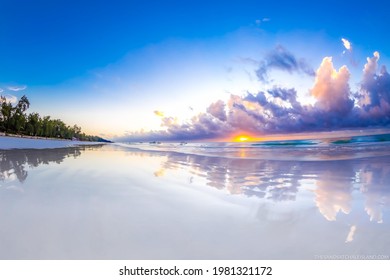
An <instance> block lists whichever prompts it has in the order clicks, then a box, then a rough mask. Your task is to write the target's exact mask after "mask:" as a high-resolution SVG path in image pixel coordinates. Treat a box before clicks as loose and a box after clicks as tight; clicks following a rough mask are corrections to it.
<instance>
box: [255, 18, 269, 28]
mask: <svg viewBox="0 0 390 280" xmlns="http://www.w3.org/2000/svg"><path fill="white" fill-rule="evenodd" d="M270 20H271V19H270V18H267V17H265V18H262V19H256V20H255V23H256V25H257V26H260V25H261V24H262V23H263V22H268V21H270Z"/></svg>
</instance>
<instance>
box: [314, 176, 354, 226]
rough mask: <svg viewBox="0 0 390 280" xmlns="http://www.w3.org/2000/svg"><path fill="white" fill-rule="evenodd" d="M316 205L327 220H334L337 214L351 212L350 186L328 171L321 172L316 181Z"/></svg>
mask: <svg viewBox="0 0 390 280" xmlns="http://www.w3.org/2000/svg"><path fill="white" fill-rule="evenodd" d="M316 185H317V189H316V190H315V191H314V192H315V194H316V199H315V201H316V205H317V207H318V210H319V211H320V213H321V214H322V215H323V216H324V217H325V218H326V219H327V220H328V221H335V220H336V216H337V214H338V213H339V212H340V211H341V212H343V213H344V214H349V213H350V212H351V201H352V194H351V191H352V188H351V185H350V184H348V183H347V182H345V181H338V180H337V177H336V178H335V177H334V174H332V173H330V172H325V173H324V174H321V175H320V176H319V178H318V179H317V181H316Z"/></svg>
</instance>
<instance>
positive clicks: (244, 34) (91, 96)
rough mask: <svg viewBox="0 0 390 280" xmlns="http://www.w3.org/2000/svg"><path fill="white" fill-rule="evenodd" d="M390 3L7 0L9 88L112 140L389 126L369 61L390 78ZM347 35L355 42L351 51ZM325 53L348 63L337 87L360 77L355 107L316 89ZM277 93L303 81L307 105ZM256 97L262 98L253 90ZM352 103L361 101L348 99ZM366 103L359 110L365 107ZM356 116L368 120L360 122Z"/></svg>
mask: <svg viewBox="0 0 390 280" xmlns="http://www.w3.org/2000/svg"><path fill="white" fill-rule="evenodd" d="M386 5H387V4H384V3H380V4H379V3H377V4H375V3H373V2H372V1H355V2H354V3H349V2H339V1H324V2H320V3H318V2H313V1H310V2H309V1H304V2H297V1H296V2H293V1H245V0H244V1H199V0H198V1H114V0H113V1H72V0H70V1H69V0H68V1H62V0H61V1H49V0H47V1H43V0H38V1H17V0H12V1H8V0H2V1H0V10H1V11H2V14H1V17H0V40H1V44H0V89H1V91H2V92H1V94H3V95H6V96H8V97H9V98H10V99H11V98H12V97H20V96H21V95H23V94H26V95H27V96H28V97H29V98H30V101H31V103H32V105H31V109H32V110H33V111H38V112H40V113H41V114H43V115H51V116H52V117H54V118H61V119H63V120H64V121H66V122H67V123H69V124H73V123H77V124H79V125H81V126H82V128H83V130H85V131H86V132H88V133H93V134H100V135H103V136H107V137H111V138H112V137H115V136H123V135H126V137H128V138H134V139H135V138H137V137H138V138H139V137H141V138H142V137H143V136H145V137H150V138H153V137H157V138H159V137H160V138H163V139H171V140H175V139H181V138H189V139H202V138H223V137H224V135H225V134H226V137H228V135H231V134H235V133H241V132H243V133H244V132H247V133H250V134H251V135H252V134H253V135H257V134H259V135H263V134H267V133H290V132H305V131H310V130H330V129H344V128H351V127H352V128H353V127H358V126H362V127H377V126H384V127H386V126H388V125H389V121H386V120H385V121H383V118H385V119H386V116H388V111H387V109H386V108H387V107H386V106H387V100H388V97H389V96H390V93H389V92H390V88H387V80H386V77H387V76H386V75H382V76H383V78H382V80H383V82H381V85H380V86H381V88H378V87H379V86H378V87H375V88H373V85H372V83H371V84H370V79H369V78H367V77H366V79H364V77H363V76H364V74H363V69H364V67H365V64H366V63H367V57H372V58H375V57H376V56H375V55H374V52H375V51H378V53H379V56H378V57H380V58H379V60H378V62H376V60H375V59H374V60H375V61H373V63H374V64H375V63H377V64H378V65H377V69H376V72H375V71H374V72H372V71H371V74H372V75H374V76H375V75H381V74H380V73H381V72H380V71H381V69H380V67H381V65H383V64H384V65H387V64H388V54H389V51H390V49H389V48H390V44H389V39H388V36H387V27H388V25H387V24H386V22H387V17H388V16H387V12H386V11H387V10H388V9H387V7H386ZM342 38H344V39H346V40H348V42H350V43H351V44H352V48H351V49H349V50H348V49H346V47H345V46H344V45H343V42H342ZM325 57H332V63H333V67H334V69H336V71H338V69H339V68H340V67H342V66H343V65H345V66H346V67H347V69H348V74H349V76H348V79H347V80H348V81H344V84H343V85H340V83H342V82H343V81H342V80H337V79H336V80H335V81H334V83H335V85H334V87H333V88H332V89H330V90H332V92H338V89H339V87H343V86H345V84H348V86H349V89H346V88H345V90H346V91H348V94H347V95H348V96H349V97H348V96H346V95H345V92H344V91H343V92H340V94H339V95H338V97H337V98H341V99H340V100H339V101H340V102H341V101H342V100H343V101H345V102H346V103H345V104H346V105H345V106H346V107H345V108H346V109H345V108H344V109H345V110H346V111H342V110H341V109H340V108H335V107H334V106H335V104H331V103H329V102H328V101H326V98H324V97H323V96H325V95H326V94H328V93H327V92H320V93H319V92H317V93H315V92H314V91H313V89H315V88H316V89H317V90H319V88H320V86H321V81H322V82H324V81H325V80H326V77H325V78H324V79H325V80H319V77H318V76H317V75H316V73H317V71H318V69H319V67H320V65H322V66H323V67H324V69H325V68H326V67H327V66H326V61H325V62H324V58H325ZM286 59H287V60H286ZM291 59H292V60H291ZM286 62H287V64H286ZM288 63H290V64H288ZM291 63H292V64H291ZM303 66H304V67H306V68H305V69H306V70H310V71H312V74H313V75H309V74H308V71H306V70H305V69H304V67H303ZM328 66H329V65H328ZM329 67H330V66H329ZM329 67H328V68H329ZM260 69H262V70H261V71H265V72H266V80H265V79H264V77H263V76H262V75H260V74H259V73H260V72H259V70H260ZM325 70H326V69H325ZM386 73H387V72H386ZM329 75H331V74H329ZM382 76H381V77H382ZM333 77H335V75H333ZM362 77H363V78H362ZM336 78H337V77H336ZM340 79H341V78H340ZM362 79H363V80H362ZM382 80H381V81H382ZM316 81H317V82H316ZM316 85H317V87H316ZM276 88H280V89H284V91H283V92H284V93H285V92H287V89H292V88H294V89H295V90H296V94H295V95H296V97H294V98H297V99H298V101H299V103H300V107H299V108H297V107H296V108H293V109H294V110H290V111H288V110H284V111H283V112H282V110H281V108H284V109H286V108H289V106H290V105H291V104H290V103H291V102H292V101H291V98H290V97H291V96H290V95H289V96H290V97H287V95H283V96H282V95H281V94H280V92H279V93H278V94H276V93H275V92H276V91H275V90H276ZM17 89H19V90H17ZM270 91H271V92H270ZM248 92H249V93H250V94H251V95H252V96H255V97H256V98H257V99H256V98H255V99H253V98H252V99H251V98H250V96H249V97H248ZM260 93H261V94H260ZM360 93H361V94H363V93H364V94H366V95H367V96H368V97H370V98H371V101H372V100H374V99H375V98H377V97H378V98H382V99H383V102H382V103H380V102H377V103H375V104H374V103H370V104H368V105H367V103H365V104H364V105H361V104H360V103H361V102H360V101H361V100H360V99H363V97H361V98H360V99H359V100H358V98H357V97H356V96H357V95H359V94H360ZM343 94H344V95H345V96H344V95H343ZM328 95H329V96H330V95H331V93H329V94H328ZM232 96H233V97H232ZM235 96H237V97H235ZM343 96H344V97H343ZM263 97H265V98H266V99H267V103H264V102H263V101H261V100H262V98H263ZM368 97H367V98H368ZM283 98H290V99H289V100H287V101H286V100H283ZM333 98H334V96H333ZM337 98H334V99H335V100H337ZM350 99H351V100H352V99H353V102H354V104H355V106H352V105H351V106H349V105H348V104H349V103H348V102H349V100H350ZM218 100H221V101H222V102H223V106H222V105H221V104H219V103H218V104H219V105H221V106H220V107H221V108H217V107H218V106H217V105H215V106H211V104H216V102H217V101H218ZM285 101H286V102H287V103H288V104H290V105H288V104H287V103H286V104H287V105H286V104H284V103H283V102H285ZM270 102H271V103H272V104H271V103H270ZM275 102H276V103H275ZM316 102H317V103H316ZM359 102H360V103H359ZM372 102H373V101H372ZM275 104H276V105H278V106H279V108H276V107H275V106H274V105H275ZM359 104H360V105H359ZM271 105H272V106H271ZM301 105H302V106H311V107H312V108H311V109H310V110H311V111H310V114H306V115H304V116H303V117H302V115H301V113H302V112H307V111H308V110H309V109H308V108H309V107H302V106H301ZM229 106H230V107H229ZM286 106H287V107H286ZM332 106H333V107H332ZM348 106H349V107H348ZM359 106H360V107H359ZM363 106H365V107H364V108H365V109H364V110H363V109H362V110H361V111H359V112H358V111H357V109H356V108H358V109H359V108H363ZM375 106H376V107H378V108H376V107H375ZM347 107H348V108H347ZM217 109H218V110H219V111H218V113H220V110H223V111H225V113H226V114H227V115H226V119H225V118H224V117H223V116H222V117H221V116H220V118H218V117H216V115H218V114H217V113H216V111H215V110H217ZM298 109H299V110H298ZM213 110H214V111H213ZM267 110H268V111H267ZM297 110H298V111H299V114H298V113H297V112H296V111H297ZM340 110H341V111H340ZM292 111H294V112H295V113H297V114H298V115H296V116H295V117H296V118H297V117H299V123H302V122H303V123H304V125H298V124H297V123H290V124H289V125H290V127H289V128H288V127H281V126H280V125H279V124H276V123H274V122H272V126H271V125H265V124H264V122H267V120H266V119H264V116H263V115H259V114H260V113H264V112H265V113H267V114H268V113H269V112H271V113H272V114H273V119H275V118H278V116H281V117H282V116H283V114H286V116H287V115H289V116H291V114H292V113H294V112H292ZM325 111H326V112H325ZM379 111H380V112H379ZM210 112H211V113H210ZM378 112H379V113H378ZM230 113H232V114H231V115H229V114H230ZM325 113H326V114H325ZM243 114H244V115H245V114H246V115H245V116H244V115H243ZM378 114H379V115H378ZM381 114H382V115H381ZM309 115H310V116H309ZM341 115H344V116H345V115H348V116H349V118H350V119H351V120H349V121H348V122H345V123H343V125H341V126H337V125H336V123H337V121H335V120H336V119H337V118H339V117H341ZM248 116H249V117H248ZM286 116H285V117H286ZM248 118H249V119H248ZM310 118H315V119H319V121H318V123H315V122H313V121H309V120H308V119H310ZM353 118H358V121H356V122H355V123H352V119H353ZM374 118H376V119H375V121H373V119H374ZM380 118H381V119H382V120H381V121H379V119H380ZM206 119H207V120H206ZM240 120H241V121H245V122H246V123H248V129H246V128H245V127H243V126H240V125H236V124H237V122H240ZM280 121H281V122H282V119H280ZM258 122H262V124H259V123H258ZM251 123H252V125H250V124H251ZM214 126H217V127H218V129H216V128H215V127H214ZM222 127H223V128H222ZM209 130H210V131H209ZM216 130H217V131H218V132H217V133H211V131H214V132H215V131H216ZM150 131H152V132H150ZM209 132H210V133H209ZM178 135H179V136H178Z"/></svg>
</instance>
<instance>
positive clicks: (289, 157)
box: [0, 134, 390, 260]
mask: <svg viewBox="0 0 390 280" xmlns="http://www.w3.org/2000/svg"><path fill="white" fill-rule="evenodd" d="M0 160H1V162H0V167H1V170H0V171H1V172H0V213H2V214H1V215H0V225H1V229H0V240H1V242H0V258H1V259H288V260H290V259H319V260H320V259H389V258H390V242H389V240H388V236H389V234H390V223H389V219H390V218H389V217H390V135H389V134H386V135H374V136H359V137H348V138H334V139H318V140H316V139H310V140H291V141H268V142H257V143H255V142H245V143H156V142H153V143H116V144H106V145H101V146H93V147H92V146H91V147H88V146H87V147H73V148H61V149H42V150H23V149H19V150H0Z"/></svg>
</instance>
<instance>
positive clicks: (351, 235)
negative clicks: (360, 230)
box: [345, 225, 356, 243]
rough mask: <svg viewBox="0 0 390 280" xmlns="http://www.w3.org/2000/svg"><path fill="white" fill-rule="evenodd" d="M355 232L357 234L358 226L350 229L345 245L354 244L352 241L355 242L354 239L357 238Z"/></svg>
mask: <svg viewBox="0 0 390 280" xmlns="http://www.w3.org/2000/svg"><path fill="white" fill-rule="evenodd" d="M355 232H356V226H355V225H353V226H351V228H350V229H349V232H348V235H347V238H346V239H345V243H349V242H352V241H353V239H354V237H355Z"/></svg>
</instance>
